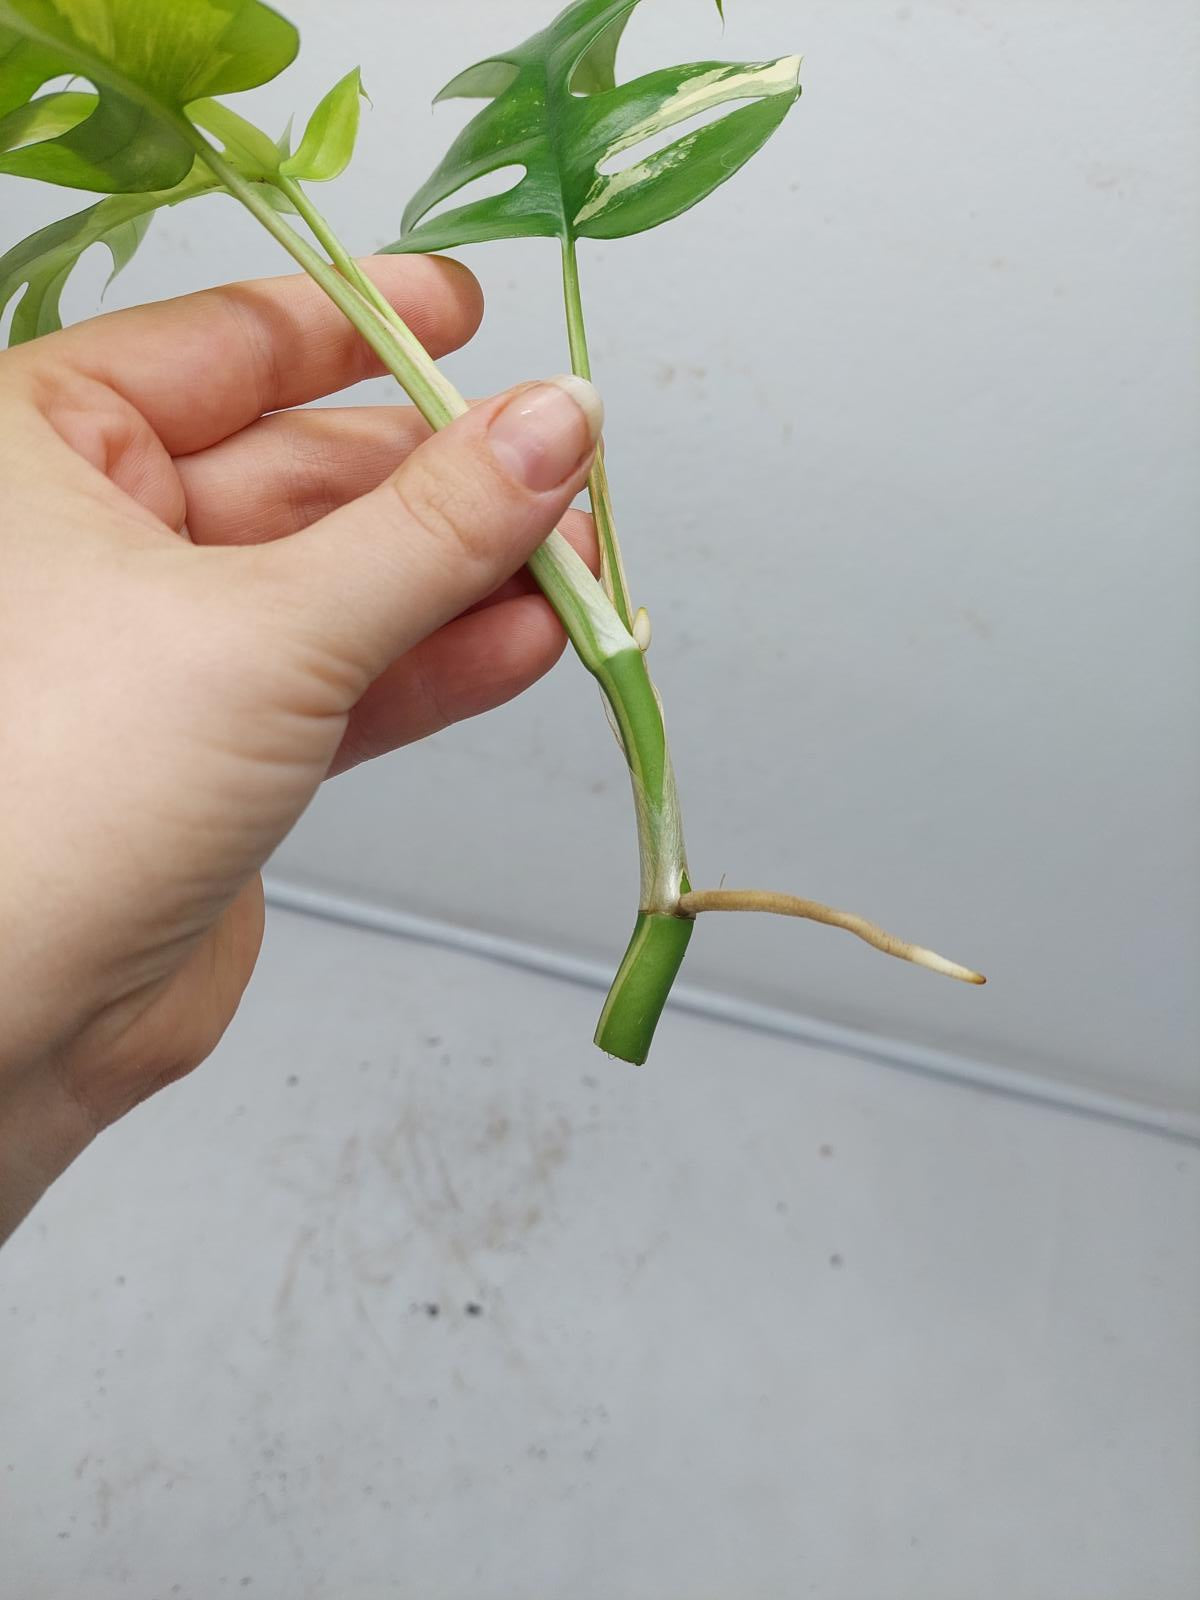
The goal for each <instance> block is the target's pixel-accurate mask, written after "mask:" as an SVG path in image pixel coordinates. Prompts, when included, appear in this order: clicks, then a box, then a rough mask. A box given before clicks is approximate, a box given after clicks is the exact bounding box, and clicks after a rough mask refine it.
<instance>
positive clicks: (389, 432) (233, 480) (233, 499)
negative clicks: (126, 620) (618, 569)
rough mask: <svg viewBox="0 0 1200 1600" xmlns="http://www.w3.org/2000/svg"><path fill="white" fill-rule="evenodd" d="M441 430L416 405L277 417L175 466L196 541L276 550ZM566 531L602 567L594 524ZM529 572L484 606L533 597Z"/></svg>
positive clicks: (567, 526) (572, 524) (571, 521)
mask: <svg viewBox="0 0 1200 1600" xmlns="http://www.w3.org/2000/svg"><path fill="white" fill-rule="evenodd" d="M431 433H432V429H431V428H430V426H429V424H428V423H427V422H426V421H425V419H424V418H423V417H422V416H421V414H420V413H419V412H418V411H416V410H414V409H413V408H412V407H411V406H395V407H392V406H338V407H336V408H335V407H322V408H319V409H313V410H300V411H277V412H276V413H275V414H274V415H273V416H270V417H262V418H261V419H260V420H259V421H258V422H252V423H251V424H250V426H249V427H248V428H243V429H242V431H241V432H240V433H237V434H234V436H233V437H232V438H231V439H223V440H222V441H221V442H220V443H219V444H215V445H212V446H210V447H209V449H207V450H199V451H197V452H196V453H195V454H194V455H190V456H181V457H180V458H179V459H178V460H177V461H176V462H175V467H176V470H177V471H178V474H179V478H180V481H181V482H182V484H183V488H184V493H185V496H186V500H187V526H188V533H189V534H190V536H191V539H192V543H193V544H223V545H240V544H266V543H267V542H268V541H269V540H271V539H282V538H285V537H286V536H287V535H288V534H291V533H298V532H299V530H300V529H301V528H307V527H308V526H309V524H310V523H313V522H316V521H318V520H319V519H320V518H321V517H323V516H327V515H328V514H329V513H330V512H331V511H336V510H337V509H338V507H339V506H344V505H347V504H348V503H349V502H350V501H351V500H357V499H358V497H359V496H360V495H363V494H366V493H368V492H369V491H370V490H371V489H374V488H377V487H378V485H379V484H381V483H382V482H383V480H384V479H385V478H386V477H387V476H388V474H389V473H391V472H394V471H395V469H396V468H397V467H398V466H399V465H400V463H401V462H402V461H405V460H407V459H408V457H409V456H410V455H411V454H412V452H413V451H414V450H415V449H416V447H417V446H418V445H419V444H424V442H425V441H426V440H427V439H428V438H429V437H430V435H431ZM560 531H561V532H562V534H563V535H564V537H565V538H567V539H568V540H569V541H570V543H571V544H572V545H573V546H574V547H575V549H576V550H577V551H578V552H579V554H580V555H581V556H582V557H583V559H584V560H585V561H586V562H587V564H588V565H589V567H591V569H592V571H593V572H595V573H598V572H599V570H600V554H599V549H598V546H597V544H596V536H595V530H594V528H593V526H592V520H591V518H590V517H588V516H586V515H585V514H584V513H583V512H581V511H569V512H568V513H567V514H566V516H565V517H564V518H563V520H562V524H561V529H560ZM536 591H537V585H536V584H535V583H534V581H533V579H532V578H531V577H530V576H529V574H528V573H525V572H519V573H517V574H516V575H515V576H514V577H512V578H510V579H508V580H507V582H506V583H505V584H504V585H503V586H502V588H501V589H499V590H497V592H496V593H495V595H489V596H488V597H487V598H486V599H485V600H483V601H480V602H479V604H481V605H489V604H491V602H492V601H493V600H496V599H504V600H506V599H509V598H511V596H513V595H517V594H533V593H535V592H536Z"/></svg>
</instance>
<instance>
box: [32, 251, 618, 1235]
mask: <svg viewBox="0 0 1200 1600" xmlns="http://www.w3.org/2000/svg"><path fill="white" fill-rule="evenodd" d="M368 270H369V271H370V273H371V276H372V277H373V279H374V280H375V282H376V283H377V284H378V286H379V288H380V289H381V291H382V292H383V293H384V294H385V295H386V296H387V297H388V299H389V300H391V302H392V303H393V304H394V305H395V306H396V308H397V310H398V311H399V312H400V313H401V315H402V316H403V317H404V318H405V319H406V321H408V322H409V323H410V325H411V326H412V327H413V329H414V331H415V332H416V333H417V335H418V337H420V339H421V340H422V342H423V343H424V344H425V345H426V346H427V347H428V348H429V350H430V351H431V353H432V354H433V355H435V356H438V355H442V354H444V353H445V352H447V351H449V350H451V349H454V348H456V347H457V346H458V345H460V344H462V343H464V342H465V341H466V340H467V339H469V338H470V337H471V335H472V334H473V333H474V331H475V329H476V327H477V325H478V322H479V319H480V316H481V312H482V303H481V299H480V295H479V290H478V287H477V285H476V284H475V281H474V279H473V278H472V277H471V276H470V274H469V273H468V272H467V271H466V270H465V269H464V268H462V267H460V266H458V265H457V264H455V263H452V262H448V261H440V260H437V259H432V258H431V259H426V258H420V257H382V258H379V259H376V260H373V261H371V262H370V263H369V264H368ZM378 370H379V369H378V368H377V366H376V365H375V362H374V358H373V357H372V355H371V353H370V351H369V350H368V349H367V347H366V345H365V344H364V343H363V342H362V341H361V339H359V337H358V336H357V335H356V334H355V333H354V331H353V330H352V329H351V327H350V326H349V324H348V323H346V322H345V321H344V320H343V318H342V317H341V316H340V315H339V313H338V312H337V311H336V310H335V309H334V307H333V306H332V305H331V304H330V303H329V302H328V301H327V300H326V299H325V297H324V296H323V295H322V293H321V292H320V290H319V289H317V288H316V287H315V286H314V285H313V284H312V283H311V282H309V281H308V280H307V279H304V278H300V277H296V278H279V279H273V280H264V281H261V282H255V283H245V284H240V285H235V286H232V287H227V288H221V289H215V290H210V291H206V292H204V293H202V294H199V295H192V296H188V297H186V298H184V299H180V300H174V301H166V302H163V303H161V304H158V305H153V306H146V307H141V308H139V309H137V310H133V311H124V312H118V313H115V314H113V315H109V316H104V317H99V318H96V319H95V320H94V321H92V322H88V323H83V324H81V325H79V326H77V327H75V328H71V329H68V330H66V331H65V332H63V333H59V334H54V335H51V336H50V337H48V338H45V339H41V340H38V341H36V342H35V343H33V344H32V345H27V346H23V347H21V348H20V349H18V350H14V351H11V352H8V353H7V354H4V355H2V356H0V574H2V575H3V576H2V579H0V705H2V706H3V714H2V716H0V775H2V786H0V1019H2V1020H0V1238H3V1237H4V1236H5V1234H6V1233H8V1232H10V1231H11V1229H12V1228H13V1227H15V1226H16V1224H17V1223H18V1222H19V1221H20V1220H21V1218H22V1217H23V1216H24V1215H25V1214H26V1213H27V1212H28V1210H29V1209H30V1207H31V1206H32V1205H33V1204H34V1203H35V1202H36V1200H37V1199H38V1197H39V1196H40V1195H41V1193H42V1192H43V1191H44V1190H45V1188H46V1187H47V1186H48V1185H49V1184H50V1183H51V1182H52V1181H53V1180H54V1178H55V1177H57V1176H58V1175H59V1174H60V1173H61V1172H62V1171H63V1170H64V1169H65V1168H66V1166H67V1165H68V1164H69V1163H70V1162H71V1161H72V1160H73V1159H74V1158H75V1156H76V1155H78V1154H79V1153H80V1151H82V1150H83V1149H84V1148H85V1146H86V1145H87V1144H88V1143H89V1142H90V1141H91V1140H92V1139H93V1138H94V1137H95V1136H96V1134H97V1133H98V1132H100V1131H101V1130H102V1129H103V1128H105V1127H106V1126H108V1125H109V1124H110V1123H112V1122H113V1121H115V1120H116V1119H117V1118H118V1117H120V1116H122V1115H124V1113H125V1112H127V1111H128V1110H129V1109H130V1108H131V1107H133V1106H135V1105H136V1104H137V1103H138V1102H139V1101H141V1100H144V1099H145V1098H146V1097H147V1096H148V1095H150V1094H152V1093H154V1091H155V1090H157V1089H159V1088H161V1087H163V1086H164V1085H165V1084H168V1083H170V1082H172V1081H173V1080H175V1079H177V1078H179V1077H181V1076H182V1075H183V1074H185V1073H187V1072H190V1071H191V1070H192V1069H193V1068H194V1067H196V1066H197V1065H198V1064H199V1063H200V1062H201V1061H203V1060H204V1058H205V1057H206V1056H207V1055H209V1054H210V1052H211V1051H212V1050H213V1048H214V1046H215V1045H216V1043H217V1042H218V1040H219V1039H220V1038H221V1036H222V1034H223V1033H224V1032H225V1030H226V1028H227V1027H228V1025H229V1023H230V1021H231V1019H232V1017H233V1015H234V1012H235V1011H236V1009H237V1006H238V1003H239V1001H240V1000H241V997H242V994H243V992H244V990H245V988H246V985H247V983H248V982H249V980H250V977H251V974H252V972H253V969H254V965H255V961H256V959H257V957H258V952H259V947H260V944H261V941H262V937H263V895H262V884H261V879H260V877H259V869H260V868H261V866H262V865H263V863H264V862H265V860H266V859H267V857H268V856H269V855H270V853H271V851H272V850H273V849H274V848H275V846H276V845H277V844H278V843H279V841H280V840H281V839H282V838H283V837H284V836H285V835H286V834H287V832H288V831H289V829H290V828H291V827H292V826H293V824H294V823H295V822H296V820H297V818H298V817H299V816H300V813H301V812H302V811H303V809H304V808H305V806H306V805H307V804H308V802H309V801H310V800H311V799H312V796H313V794H314V793H315V791H316V790H317V788H318V787H319V785H320V784H321V783H322V782H323V781H324V780H325V779H326V778H328V777H331V776H333V775H335V774H337V773H338V772H341V771H344V770H345V769H346V768H348V767H351V766H354V765H356V764H357V763H359V762H361V761H365V760H369V759H371V758H372V757H375V756H379V755H382V754H384V753H385V752H387V751H391V750H394V749H396V748H397V747H399V746H401V745H404V744H408V743H410V742H412V741H414V740H416V739H420V738H422V737H424V736H425V735H427V734H430V733H432V732H434V731H436V730H437V729H438V728H441V727H444V726H445V725H447V724H448V723H451V722H455V721H458V720H460V719H462V718H464V717H469V716H473V715H476V714H477V713H479V712H482V711H485V710H487V709H489V708H490V707H492V706H495V705H497V704H500V703H501V702H503V701H505V700H507V699H509V698H511V697H512V696H513V695H515V694H518V693H520V692H521V691H522V690H524V689H525V688H527V687H528V686H529V685H531V684H532V683H533V682H534V681H535V680H536V679H537V678H539V677H540V676H541V675H542V674H543V673H544V672H546V671H547V670H548V669H549V668H550V666H552V665H553V663H554V662H555V660H556V659H557V658H558V656H559V654H560V653H561V651H562V648H563V644H564V639H563V635H562V632H561V630H560V628H559V626H558V623H557V621H556V620H555V618H554V616H553V613H552V612H551V611H550V608H549V606H548V605H547V603H546V602H545V600H544V599H542V598H541V596H540V595H538V594H537V593H535V592H534V591H533V589H532V585H531V584H530V583H529V581H528V580H527V579H526V578H525V577H524V576H521V575H520V569H521V567H522V565H523V563H524V562H525V560H526V559H527V557H528V556H529V555H530V554H531V552H532V551H533V550H534V549H535V548H536V547H537V545H538V544H540V543H541V541H542V540H543V539H544V538H545V537H546V536H547V535H548V534H549V532H550V531H551V529H552V528H554V527H555V526H556V525H559V524H562V526H563V531H564V532H565V533H566V534H567V535H568V537H570V538H571V540H572V542H573V543H575V544H576V546H577V548H579V549H580V550H581V552H582V553H583V554H584V555H585V557H586V558H587V559H588V561H589V562H590V563H591V564H592V565H593V568H594V567H595V563H596V556H595V551H594V541H593V538H592V534H591V528H590V524H589V523H588V521H587V519H585V518H583V517H581V516H579V515H578V514H577V513H569V514H567V515H566V520H565V522H564V520H563V519H564V513H567V508H568V507H569V505H570V503H571V501H572V499H573V498H574V496H575V495H576V494H577V493H578V492H579V490H580V489H581V488H582V486H583V484H584V482H585V480H586V477H587V472H588V469H589V467H590V465H591V461H592V457H593V453H594V444H595V436H596V433H597V431H598V427H599V415H598V410H597V407H596V405H595V403H594V397H592V396H591V395H590V394H589V393H588V392H586V391H583V392H579V391H576V393H575V395H574V397H573V396H572V394H571V393H569V392H567V391H564V390H563V389H562V388H560V387H558V386H557V385H554V384H550V385H530V386H521V387H520V388H519V389H518V390H516V391H512V392H510V393H509V394H507V395H501V396H499V397H497V398H495V399H493V400H489V401H485V402H483V403H481V404H479V405H478V406H475V407H474V408H473V409H472V410H471V412H470V414H469V415H468V416H466V417H463V418H461V419H460V420H459V421H458V422H456V423H454V424H453V425H452V426H451V427H450V428H448V429H446V430H445V431H444V432H442V433H440V434H438V435H437V436H436V437H433V438H431V437H430V436H429V430H428V428H427V427H426V426H425V424H424V423H423V422H422V421H421V420H420V418H419V417H417V416H416V414H415V413H414V412H412V411H410V410H408V409H407V408H401V407H377V408H308V405H309V402H311V401H313V400H316V399H318V398H320V397H321V396H324V395H327V394H332V393H334V392H335V391H338V390H341V389H344V388H346V387H348V386H349V385H351V384H353V383H355V382H356V381H358V380H359V379H361V378H363V377H366V376H369V375H371V374H372V373H375V372H377V371H378ZM580 402H582V404H581V403H580ZM413 781H414V782H419V781H420V778H419V771H418V769H414V779H413ZM397 825H398V826H402V825H403V819H402V818H398V819H397Z"/></svg>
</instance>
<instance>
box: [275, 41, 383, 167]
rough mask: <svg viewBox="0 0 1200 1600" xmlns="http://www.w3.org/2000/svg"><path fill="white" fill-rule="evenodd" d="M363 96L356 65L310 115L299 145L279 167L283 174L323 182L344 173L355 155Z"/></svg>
mask: <svg viewBox="0 0 1200 1600" xmlns="http://www.w3.org/2000/svg"><path fill="white" fill-rule="evenodd" d="M364 98H365V97H364V94H363V86H362V76H361V74H360V72H359V69H358V68H357V67H355V68H354V71H353V72H348V73H347V74H346V76H345V77H344V78H342V79H341V80H340V81H339V82H338V83H335V84H334V86H333V88H332V89H330V91H329V93H328V94H327V95H326V96H325V98H324V99H323V100H322V101H321V103H320V105H319V106H318V107H317V109H316V110H315V111H314V112H313V114H312V116H311V117H310V118H309V120H308V127H307V128H305V130H304V137H303V139H301V141H300V148H299V149H298V150H297V151H296V153H295V155H292V156H288V157H287V159H286V160H285V161H284V162H283V163H282V164H281V166H280V169H279V170H280V171H281V172H282V173H283V175H284V177H285V178H301V179H303V180H304V181H305V182H307V183H325V182H327V181H328V180H329V179H330V178H336V177H338V176H339V175H340V174H341V173H343V172H344V171H345V170H346V168H347V166H349V164H350V157H351V156H352V155H353V154H354V142H355V140H356V139H357V138H358V114H359V110H360V107H361V104H362V101H363V99H364Z"/></svg>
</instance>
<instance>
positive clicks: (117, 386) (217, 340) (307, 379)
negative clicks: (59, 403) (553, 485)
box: [28, 256, 483, 455]
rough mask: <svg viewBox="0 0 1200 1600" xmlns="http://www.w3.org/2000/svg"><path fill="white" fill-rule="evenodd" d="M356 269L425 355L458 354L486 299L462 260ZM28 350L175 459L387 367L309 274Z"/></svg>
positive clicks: (120, 318)
mask: <svg viewBox="0 0 1200 1600" xmlns="http://www.w3.org/2000/svg"><path fill="white" fill-rule="evenodd" d="M361 265H362V266H363V268H364V269H365V270H366V271H367V272H368V274H369V275H370V277H371V278H372V279H373V280H374V282H375V283H376V284H377V285H378V287H379V288H380V289H381V290H382V292H383V293H384V294H385V295H386V296H387V298H388V300H390V301H391V303H392V305H393V306H395V308H396V310H397V311H398V312H399V313H400V315H401V316H402V317H403V318H404V320H405V321H406V322H407V323H408V325H409V327H410V328H411V329H412V330H413V332H414V333H415V334H416V336H417V338H418V339H419V340H420V341H421V343H422V344H423V345H424V346H425V348H426V349H427V350H428V351H429V353H430V355H432V356H441V355H445V354H446V353H447V351H450V350H456V349H457V348H458V347H459V346H460V345H462V344H465V343H466V342H467V340H468V339H469V338H470V337H471V336H472V334H473V333H474V332H475V330H476V329H477V328H478V326H479V323H480V320H481V318H482V316H483V296H482V293H481V292H480V288H479V285H478V283H477V282H476V281H475V278H474V276H473V274H472V273H470V272H469V271H468V270H467V268H466V267H464V266H462V265H460V263H459V262H457V261H451V260H448V259H447V258H446V257H443V256H372V257H370V258H369V259H367V260H365V261H363V262H362V263H361ZM28 350H29V356H30V359H32V360H35V361H36V360H38V359H39V358H40V357H44V358H45V359H47V360H51V361H53V362H55V363H63V364H65V365H66V366H68V367H69V368H71V369H73V370H74V371H77V372H83V373H86V374H87V375H88V376H89V377H92V378H96V379H98V380H99V381H100V382H102V383H104V384H107V385H108V386H109V387H110V388H111V389H113V390H115V391H116V392H117V393H118V394H120V395H122V396H123V397H124V398H125V399H126V400H128V401H130V403H131V404H132V405H134V406H136V407H137V409H138V410H139V411H140V412H141V414H142V415H143V416H144V417H145V418H146V420H147V422H149V424H150V425H151V427H152V428H153V429H154V430H155V432H156V433H157V434H158V436H159V438H160V439H161V440H162V442H163V444H164V445H165V446H166V447H167V449H168V450H169V451H170V452H171V453H172V454H173V455H182V454H185V453H188V452H191V451H193V450H202V449H204V448H205V447H206V446H208V445H211V444H215V443H217V441H218V440H221V439H225V438H228V437H229V435H230V434H233V433H237V432H238V430H239V429H241V428H244V427H245V426H246V425H247V424H248V423H251V422H253V421H255V420H256V419H257V418H258V417H260V416H263V415H264V414H265V413H266V412H269V411H278V410H281V409H283V408H285V407H288V406H296V405H303V404H304V403H306V402H307V401H310V400H316V399H319V398H320V396H322V395H326V394H332V393H334V392H335V391H337V390H338V389H345V388H347V387H348V386H349V385H351V384H354V383H358V382H359V381H360V380H361V379H363V378H370V377H376V376H378V375H379V374H380V373H381V372H382V371H383V370H384V368H383V365H382V363H381V362H380V361H379V359H378V357H377V356H376V355H375V353H374V351H373V350H372V349H371V348H370V346H369V345H368V344H367V343H366V341H365V340H364V339H363V338H362V336H361V335H360V334H359V333H358V332H357V331H356V329H355V328H354V327H352V326H351V324H350V323H349V322H348V321H347V320H346V318H345V317H344V316H343V315H342V313H341V312H340V311H339V310H338V309H337V307H336V306H335V305H334V304H333V302H332V301H331V300H330V299H329V298H328V296H327V295H326V294H325V293H324V292H323V291H322V290H321V289H320V288H318V286H317V285H316V284H315V283H314V282H313V281H312V279H311V278H308V277H306V276H305V275H304V274H303V273H300V274H297V275H295V276H292V277H285V278H260V279H256V280H254V281H251V282H246V283H235V284H227V285H224V286H223V287H221V288H218V289H203V290H201V291H200V292H199V293H198V294H188V295H182V296H180V297H179V298H178V299H175V300H162V301H159V302H157V303H155V304H153V305H146V306H137V307H135V308H133V309H132V310H129V311H114V312H110V313H108V314H107V315H105V316H101V317H96V318H93V319H92V320H91V321H90V322H84V323H79V324H77V325H76V326H75V327H72V328H67V329H65V330H64V331H63V332H62V333H56V334H52V335H51V336H50V337H49V338H48V339H47V340H45V341H44V343H43V341H41V340H39V341H38V342H37V343H36V344H34V345H32V346H29V347H28Z"/></svg>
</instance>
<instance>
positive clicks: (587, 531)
mask: <svg viewBox="0 0 1200 1600" xmlns="http://www.w3.org/2000/svg"><path fill="white" fill-rule="evenodd" d="M558 531H559V533H561V534H562V536H563V538H564V539H565V540H566V541H567V543H568V544H569V545H570V546H571V548H572V549H573V550H574V551H575V553H576V554H577V555H580V556H582V557H583V559H584V561H585V562H586V563H587V565H588V567H589V568H590V569H591V573H592V576H593V577H596V578H598V577H599V576H600V542H599V540H598V539H597V538H596V525H595V523H594V522H593V521H592V519H591V517H590V516H589V515H588V513H587V512H586V511H568V512H567V514H566V516H565V517H563V518H562V520H561V521H560V522H559V524H558ZM541 592H542V591H541V590H540V589H539V588H538V585H537V580H536V579H535V578H534V576H533V574H532V573H531V572H530V570H529V568H528V567H522V568H521V570H520V571H519V572H514V573H513V575H512V577H511V578H506V579H505V580H504V582H503V583H502V584H501V585H500V587H499V588H498V589H493V590H492V592H491V594H489V595H485V596H484V597H483V599H482V600H477V601H476V602H475V604H474V605H473V606H468V607H467V610H466V612H465V613H464V615H466V616H470V615H471V614H472V613H473V612H476V611H483V610H486V609H487V607H488V606H494V605H500V604H502V603H503V602H504V601H505V600H515V599H516V597H517V596H518V595H522V594H541Z"/></svg>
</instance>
